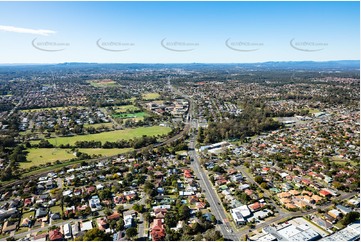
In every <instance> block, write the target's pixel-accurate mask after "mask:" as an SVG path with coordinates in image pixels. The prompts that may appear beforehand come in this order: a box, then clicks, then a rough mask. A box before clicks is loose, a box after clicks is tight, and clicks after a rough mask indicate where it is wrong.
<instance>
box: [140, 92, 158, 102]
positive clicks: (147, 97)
mask: <svg viewBox="0 0 361 242" xmlns="http://www.w3.org/2000/svg"><path fill="white" fill-rule="evenodd" d="M142 96H143V99H144V100H154V99H158V98H159V97H160V95H159V93H156V92H150V93H144V94H143V95H142Z"/></svg>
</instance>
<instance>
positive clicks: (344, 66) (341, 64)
mask: <svg viewBox="0 0 361 242" xmlns="http://www.w3.org/2000/svg"><path fill="white" fill-rule="evenodd" d="M35 66H37V67H44V66H47V67H52V68H55V69H57V68H110V69H123V70H124V69H158V68H182V69H223V68H236V69H243V70H255V71H256V70H324V71H326V70H327V71H337V70H359V69H360V61H359V60H339V61H320V62H318V61H270V62H260V63H229V64H224V63H219V64H217V63H184V64H182V63H179V64H165V63H159V64H158V63H154V64H141V63H128V64H117V63H106V64H104V63H86V62H66V63H59V64H0V67H23V68H24V67H25V68H26V67H35Z"/></svg>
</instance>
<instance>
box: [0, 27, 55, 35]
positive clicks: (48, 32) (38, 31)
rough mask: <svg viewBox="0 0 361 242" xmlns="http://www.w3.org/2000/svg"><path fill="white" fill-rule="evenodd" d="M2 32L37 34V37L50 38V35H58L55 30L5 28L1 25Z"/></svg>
mask: <svg viewBox="0 0 361 242" xmlns="http://www.w3.org/2000/svg"><path fill="white" fill-rule="evenodd" d="M0 31H7V32H13V33H21V34H37V35H44V36H48V35H51V34H55V33H56V32H55V31H53V30H46V29H26V28H18V27H14V26H5V25H0Z"/></svg>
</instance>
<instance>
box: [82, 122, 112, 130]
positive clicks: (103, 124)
mask: <svg viewBox="0 0 361 242" xmlns="http://www.w3.org/2000/svg"><path fill="white" fill-rule="evenodd" d="M84 127H85V128H88V127H94V128H96V129H97V128H100V127H107V128H113V124H112V123H100V124H84Z"/></svg>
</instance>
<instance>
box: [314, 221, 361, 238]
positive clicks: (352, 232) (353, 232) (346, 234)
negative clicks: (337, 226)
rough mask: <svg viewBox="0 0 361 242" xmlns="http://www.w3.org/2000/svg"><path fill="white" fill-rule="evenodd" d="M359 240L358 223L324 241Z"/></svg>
mask: <svg viewBox="0 0 361 242" xmlns="http://www.w3.org/2000/svg"><path fill="white" fill-rule="evenodd" d="M359 239H360V223H353V224H349V225H348V226H347V227H346V228H344V229H342V230H340V231H338V232H336V233H334V234H332V235H330V236H327V237H325V238H323V239H321V240H326V241H355V240H359Z"/></svg>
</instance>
